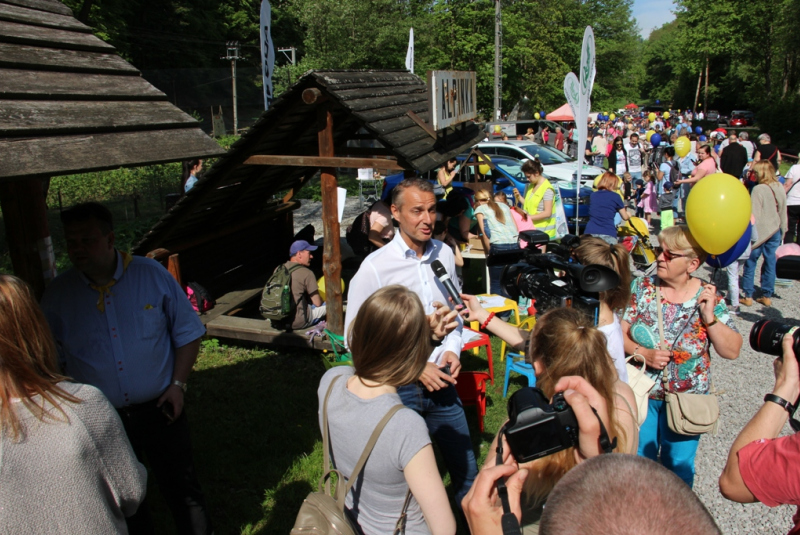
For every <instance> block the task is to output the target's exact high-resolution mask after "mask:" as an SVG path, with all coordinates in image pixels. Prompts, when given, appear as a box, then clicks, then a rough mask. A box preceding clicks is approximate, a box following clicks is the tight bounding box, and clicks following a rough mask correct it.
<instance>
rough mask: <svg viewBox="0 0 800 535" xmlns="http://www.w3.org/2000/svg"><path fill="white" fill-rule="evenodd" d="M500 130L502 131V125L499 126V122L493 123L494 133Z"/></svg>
mask: <svg viewBox="0 0 800 535" xmlns="http://www.w3.org/2000/svg"><path fill="white" fill-rule="evenodd" d="M502 131H503V127H502V126H500V125H499V124H496V125H494V133H495V134H499V133H500V132H502Z"/></svg>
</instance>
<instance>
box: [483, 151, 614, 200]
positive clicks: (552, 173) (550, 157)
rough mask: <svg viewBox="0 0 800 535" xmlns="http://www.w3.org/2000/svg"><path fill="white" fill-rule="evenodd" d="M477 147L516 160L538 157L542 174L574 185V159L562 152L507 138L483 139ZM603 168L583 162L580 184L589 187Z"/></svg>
mask: <svg viewBox="0 0 800 535" xmlns="http://www.w3.org/2000/svg"><path fill="white" fill-rule="evenodd" d="M477 147H478V148H479V149H480V151H481V152H482V153H484V154H486V155H487V156H490V157H491V156H493V155H498V156H507V157H509V158H516V159H517V160H531V159H533V158H537V157H538V158H539V161H540V162H542V167H544V176H545V177H546V178H547V179H549V180H551V181H553V180H555V181H558V182H562V183H563V182H566V183H567V184H562V186H561V187H564V186H567V187H571V188H574V187H575V165H576V163H575V160H574V159H573V158H570V157H569V156H567V155H566V154H564V153H563V152H561V151H559V150H556V149H554V148H553V147H548V146H546V145H539V144H537V143H533V142H532V141H521V140H517V139H515V140H508V141H484V142H482V143H478V145H477ZM603 172H604V170H603V169H600V168H599V167H595V166H593V165H586V164H584V165H583V167H582V169H581V186H584V187H588V188H591V187H592V183H593V182H594V179H595V178H597V176H598V175H601V174H603Z"/></svg>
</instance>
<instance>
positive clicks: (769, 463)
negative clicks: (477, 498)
mask: <svg viewBox="0 0 800 535" xmlns="http://www.w3.org/2000/svg"><path fill="white" fill-rule="evenodd" d="M793 342H794V339H793V337H792V336H784V337H783V357H782V358H778V359H776V360H775V364H774V366H775V388H773V389H772V396H777V399H776V398H775V397H773V398H772V399H773V400H774V401H772V400H769V401H765V403H764V405H762V406H761V408H760V409H759V410H758V412H757V413H756V415H755V416H753V418H752V419H751V420H750V421H749V422H748V423H747V425H746V426H745V427H744V429H742V432H741V433H739V436H738V437H736V440H735V441H734V443H733V446H731V451H730V452H729V453H728V463H727V464H726V465H725V470H723V472H722V475H721V476H720V478H719V490H720V492H722V495H723V496H725V497H726V498H728V499H729V500H732V501H735V502H739V503H753V502H756V501H759V502H762V503H763V504H765V505H767V506H769V507H776V506H778V505H783V504H791V505H798V504H800V434H793V435H790V436H785V437H780V438H778V435H779V434H780V432H781V430H782V429H783V426H784V425H785V424H786V420H787V418H788V416H789V414H788V410H789V409H788V408H785V407H786V406H787V404H788V403H794V402H795V400H797V398H798V395H800V367H798V363H797V358H796V356H795V353H794V350H793V349H792V344H793ZM784 400H786V401H784ZM476 484H477V481H476ZM792 520H793V521H794V527H793V528H792V530H791V531H790V532H789V533H800V508H799V509H798V512H797V514H795V516H794V518H793V519H792Z"/></svg>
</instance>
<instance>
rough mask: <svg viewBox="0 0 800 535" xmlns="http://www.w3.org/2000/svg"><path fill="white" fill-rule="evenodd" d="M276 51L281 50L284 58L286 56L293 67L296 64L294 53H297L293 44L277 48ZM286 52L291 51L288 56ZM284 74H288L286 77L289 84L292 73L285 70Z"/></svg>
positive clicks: (290, 83)
mask: <svg viewBox="0 0 800 535" xmlns="http://www.w3.org/2000/svg"><path fill="white" fill-rule="evenodd" d="M278 52H283V55H284V56H286V58H287V59H288V60H289V61H291V62H292V66H293V67H294V66H295V65H297V56H296V55H295V54H297V49H296V48H295V47H293V46H290V47H289V48H279V49H278ZM287 52H291V53H292V55H291V56H289V54H287ZM286 74H288V78H289V85H292V73H291V72H287V73H286Z"/></svg>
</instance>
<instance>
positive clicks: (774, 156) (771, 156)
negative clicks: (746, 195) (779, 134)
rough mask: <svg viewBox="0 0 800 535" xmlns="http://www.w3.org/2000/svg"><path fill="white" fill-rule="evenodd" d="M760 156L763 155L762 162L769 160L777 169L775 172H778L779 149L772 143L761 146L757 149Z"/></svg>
mask: <svg viewBox="0 0 800 535" xmlns="http://www.w3.org/2000/svg"><path fill="white" fill-rule="evenodd" d="M756 150H757V151H758V152H759V154H761V159H762V160H769V161H770V163H772V166H773V167H774V168H775V171H776V172H777V171H778V147H776V146H775V145H773V144H772V143H765V144H763V145H759V146H758V148H757V149H756Z"/></svg>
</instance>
